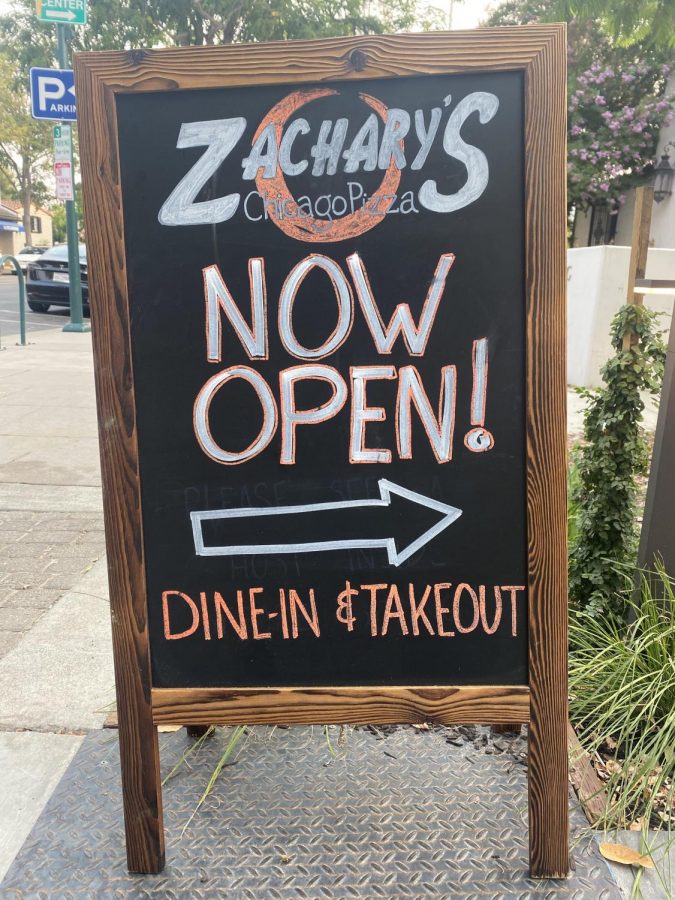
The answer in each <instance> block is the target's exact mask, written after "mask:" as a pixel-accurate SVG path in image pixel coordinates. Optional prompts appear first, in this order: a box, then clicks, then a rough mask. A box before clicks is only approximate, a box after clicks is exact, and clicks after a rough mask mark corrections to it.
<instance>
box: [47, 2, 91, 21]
mask: <svg viewBox="0 0 675 900" xmlns="http://www.w3.org/2000/svg"><path fill="white" fill-rule="evenodd" d="M35 14H36V15H37V17H38V19H39V20H40V21H41V22H55V23H57V24H59V25H86V23H87V0H35Z"/></svg>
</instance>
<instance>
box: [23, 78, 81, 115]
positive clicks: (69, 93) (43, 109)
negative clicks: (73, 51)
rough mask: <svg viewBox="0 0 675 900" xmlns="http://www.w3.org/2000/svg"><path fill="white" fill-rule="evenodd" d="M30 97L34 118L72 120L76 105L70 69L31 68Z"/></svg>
mask: <svg viewBox="0 0 675 900" xmlns="http://www.w3.org/2000/svg"><path fill="white" fill-rule="evenodd" d="M30 99H31V114H32V116H33V118H34V119H51V120H53V121H57V122H74V121H75V120H76V119H77V107H76V105H75V79H74V76H73V72H72V69H31V70H30Z"/></svg>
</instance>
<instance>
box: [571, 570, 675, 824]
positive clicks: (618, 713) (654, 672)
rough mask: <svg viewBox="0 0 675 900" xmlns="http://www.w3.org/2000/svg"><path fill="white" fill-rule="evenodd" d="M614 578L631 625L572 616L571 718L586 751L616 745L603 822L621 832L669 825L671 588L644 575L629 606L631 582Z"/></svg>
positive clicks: (674, 772)
mask: <svg viewBox="0 0 675 900" xmlns="http://www.w3.org/2000/svg"><path fill="white" fill-rule="evenodd" d="M619 577H623V578H624V579H625V582H626V588H627V590H626V591H625V594H626V599H625V601H624V602H625V603H627V604H628V606H629V607H630V608H631V609H632V611H633V613H634V616H635V619H634V621H633V622H632V623H631V624H629V625H625V624H623V623H619V622H617V621H616V620H614V619H612V618H605V619H603V618H598V617H594V616H591V615H589V614H588V613H586V612H579V613H576V614H574V613H573V614H572V616H571V619H570V639H571V647H572V649H571V653H570V717H571V719H572V722H573V723H574V724H575V725H576V727H577V730H578V733H579V739H580V741H581V743H582V745H583V746H584V747H585V748H586V749H587V750H588V751H589V752H590V753H594V752H595V751H597V750H598V749H599V748H600V747H601V746H602V745H603V744H608V745H609V746H611V747H615V753H616V756H617V762H618V764H616V765H614V766H612V768H611V770H610V775H609V781H608V782H607V788H608V795H609V799H608V807H607V810H606V820H605V822H604V823H603V824H605V825H607V826H611V827H617V828H621V827H624V828H625V827H626V826H627V825H628V824H630V822H631V821H634V820H635V818H636V817H643V821H644V825H645V827H649V825H650V823H651V825H652V826H655V825H660V826H663V825H664V824H672V821H673V819H672V818H671V817H672V816H673V780H674V778H675V595H674V593H673V583H672V582H671V580H670V579H669V578H668V576H667V574H666V573H665V571H664V569H663V567H662V566H658V567H657V572H656V573H655V575H651V576H650V577H647V576H646V575H645V574H644V573H643V574H642V575H641V579H640V582H641V591H640V594H641V596H640V600H641V602H637V603H636V602H634V601H633V600H632V599H631V594H632V591H633V579H632V578H626V576H625V575H623V576H621V575H620V576H619ZM652 586H654V590H652ZM661 598H663V599H661Z"/></svg>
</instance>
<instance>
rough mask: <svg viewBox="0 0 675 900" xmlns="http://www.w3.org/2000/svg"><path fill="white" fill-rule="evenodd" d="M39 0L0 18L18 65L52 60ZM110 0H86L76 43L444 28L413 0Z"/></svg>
mask: <svg viewBox="0 0 675 900" xmlns="http://www.w3.org/2000/svg"><path fill="white" fill-rule="evenodd" d="M34 6H35V2H34V0H15V3H14V9H13V11H12V13H11V15H5V16H2V17H0V43H3V44H4V45H5V46H9V47H11V48H12V53H13V56H14V58H15V60H16V66H17V69H18V70H20V71H21V72H22V73H23V74H24V75H27V72H28V69H29V68H30V66H50V65H53V64H54V62H55V42H54V26H53V25H49V24H42V23H40V22H38V21H37V20H36V18H35V12H34ZM370 6H371V4H369V3H368V2H367V0H107V2H106V3H91V4H90V5H89V11H88V15H89V24H88V25H87V27H86V28H77V29H73V47H74V49H75V50H123V49H128V48H130V47H158V46H172V45H176V44H178V45H181V46H182V45H188V44H190V45H194V44H230V43H233V42H241V41H276V40H289V39H302V38H314V37H332V36H335V35H355V34H371V33H380V32H384V31H400V30H402V29H406V28H412V27H425V28H430V27H441V26H442V24H443V23H442V17H441V15H440V13H436V12H435V11H434V9H433V7H429V8H428V9H422V10H421V9H420V8H419V7H418V4H417V3H416V2H415V0H391V2H388V3H383V4H380V6H379V9H378V12H377V14H375V12H372V11H371V10H370Z"/></svg>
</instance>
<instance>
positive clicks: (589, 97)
mask: <svg viewBox="0 0 675 900" xmlns="http://www.w3.org/2000/svg"><path fill="white" fill-rule="evenodd" d="M635 2H636V4H637V5H640V0H635ZM559 8H560V4H559V0H508V2H506V3H504V4H502V5H501V6H500V7H498V8H497V10H495V12H494V13H493V14H492V15H491V16H490V18H489V20H488V24H490V25H517V24H528V23H530V22H542V21H551V20H553V19H555V18H556V17H557V16H559ZM567 62H568V96H569V108H568V143H569V156H568V202H569V205H570V207H575V208H577V209H580V208H581V209H583V208H585V207H588V206H590V205H598V204H608V205H609V206H612V207H618V206H620V205H621V204H622V203H623V201H624V199H625V197H624V195H625V192H626V191H627V190H628V189H629V188H631V187H633V186H634V185H636V184H639V183H641V182H642V181H643V180H644V173H645V170H647V171H649V169H650V167H651V166H652V165H654V163H655V162H656V159H655V156H656V147H657V143H658V136H659V132H660V130H661V128H663V127H664V126H665V125H667V124H668V123H669V122H670V120H671V117H672V99H673V98H671V97H667V96H666V95H665V90H666V81H667V78H668V75H669V73H670V71H671V64H672V53H669V52H668V51H667V50H665V49H663V48H658V47H656V46H655V45H654V43H653V42H651V43H650V42H648V41H647V40H644V41H642V42H641V43H634V44H632V45H631V46H621V45H618V44H617V42H616V41H615V40H613V39H612V37H611V36H610V35H609V34H608V33H607V32H606V31H603V29H602V27H601V25H600V24H599V23H598V22H597V21H595V20H593V19H588V18H585V19H584V18H582V17H579V18H570V20H569V22H568V53H567Z"/></svg>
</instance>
